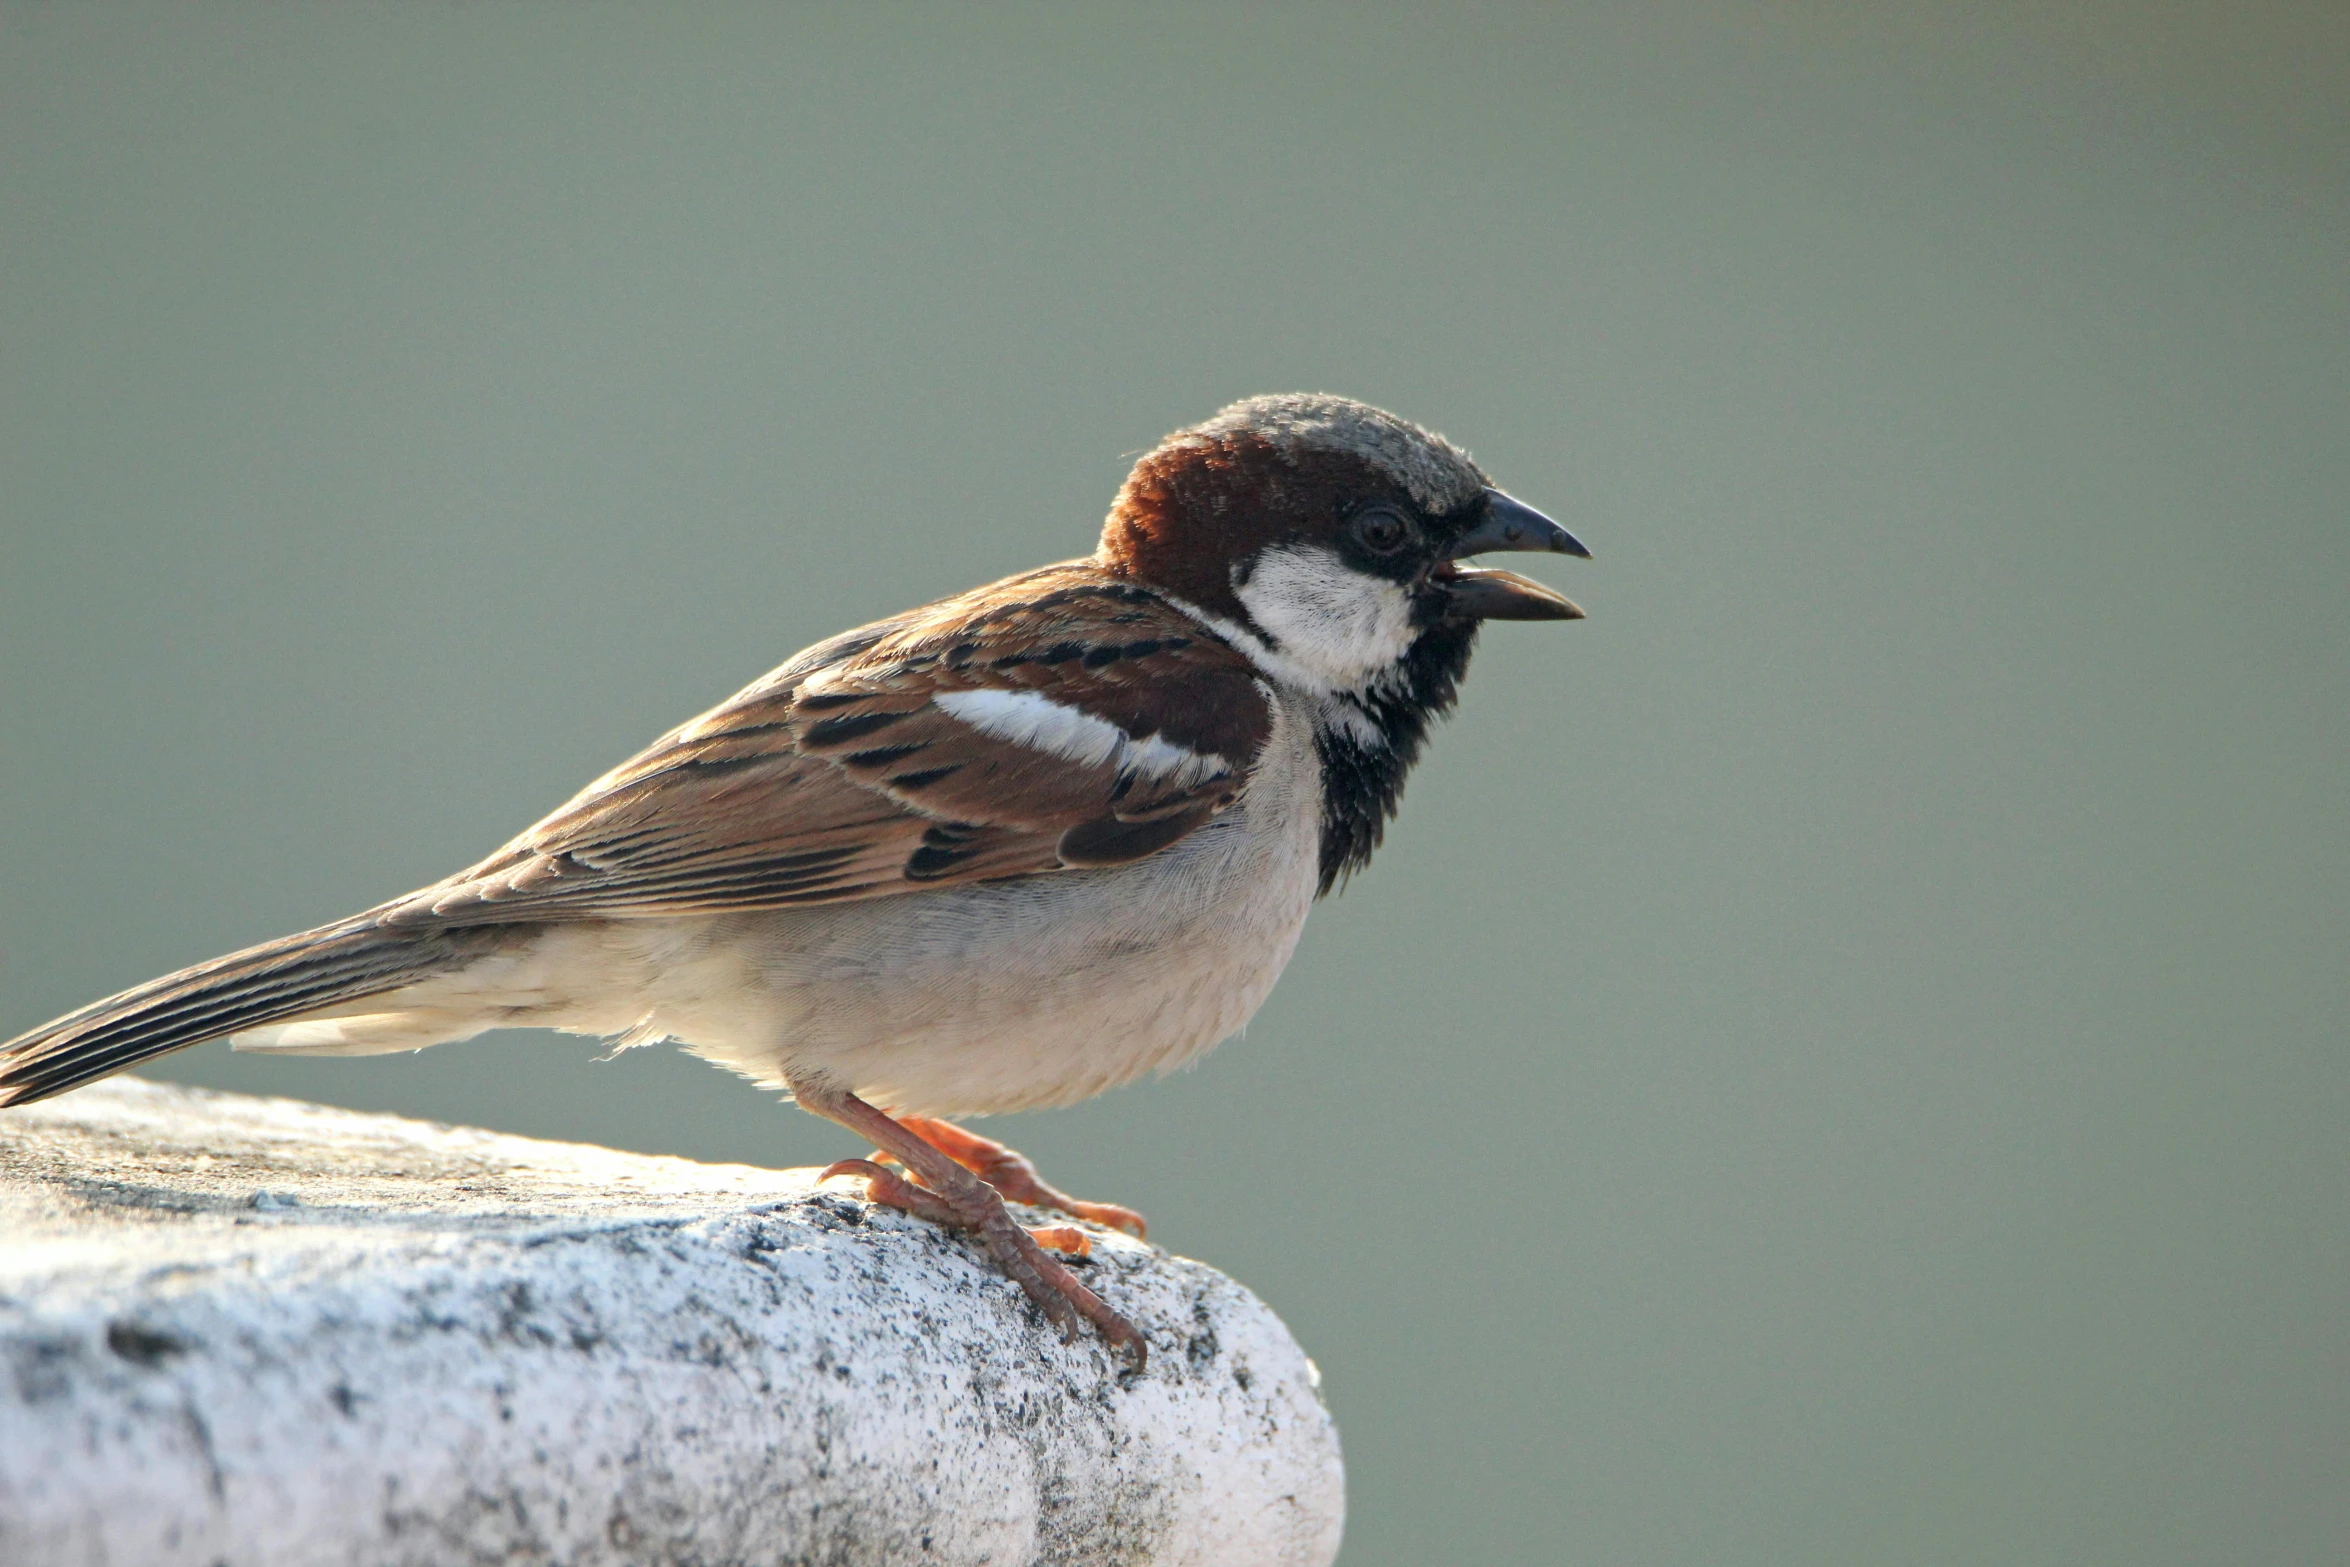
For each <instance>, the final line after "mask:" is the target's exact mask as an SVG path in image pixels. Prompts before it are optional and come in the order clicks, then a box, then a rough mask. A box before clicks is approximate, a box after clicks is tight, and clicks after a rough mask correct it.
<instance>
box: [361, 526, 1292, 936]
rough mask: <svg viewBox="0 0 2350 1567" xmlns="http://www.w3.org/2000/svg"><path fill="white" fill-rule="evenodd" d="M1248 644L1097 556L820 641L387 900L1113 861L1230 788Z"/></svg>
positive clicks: (1239, 747) (711, 893)
mask: <svg viewBox="0 0 2350 1567" xmlns="http://www.w3.org/2000/svg"><path fill="white" fill-rule="evenodd" d="M1270 728H1271V713H1270V710H1269V708H1268V706H1267V697H1266V693H1265V690H1264V688H1263V687H1262V686H1261V685H1260V684H1259V683H1258V681H1257V679H1256V676H1255V671H1254V670H1253V669H1252V668H1251V666H1250V665H1249V663H1248V662H1247V660H1246V659H1245V658H1244V657H1243V656H1242V655H1241V654H1239V653H1238V652H1236V651H1234V650H1233V649H1232V648H1231V647H1230V646H1228V645H1226V644H1225V643H1224V642H1222V641H1221V640H1220V639H1218V638H1217V637H1215V635H1214V634H1213V633H1211V632H1209V631H1207V630H1205V629H1203V628H1202V627H1201V626H1200V625H1199V624H1198V623H1197V622H1196V621H1193V620H1191V619H1190V618H1189V617H1188V616H1186V615H1184V614H1183V613H1181V612H1180V611H1178V610H1176V609H1174V608H1172V607H1171V606H1169V605H1168V604H1166V603H1165V602H1164V601H1163V600H1160V599H1158V598H1157V597H1155V596H1153V595H1152V594H1151V593H1149V592H1148V591H1147V590H1144V589H1141V588H1137V587H1134V586H1132V585H1130V584H1127V583H1124V582H1121V581H1118V580H1116V579H1114V578H1111V577H1109V576H1108V575H1106V574H1105V573H1103V572H1102V571H1101V570H1100V568H1098V567H1097V566H1095V565H1093V564H1092V563H1091V562H1085V561H1078V562H1071V563H1069V564H1067V565H1062V566H1053V567H1047V568H1045V569H1044V570H1042V571H1037V572H1031V573H1029V574H1027V575H1025V576H1021V577H1014V578H1010V579H1008V580H1006V581H1003V582H999V583H995V584H993V585H992V586H989V587H986V588H981V589H978V590H976V591H974V592H972V593H969V594H965V595H963V596H962V597H960V598H955V599H949V600H946V601H944V602H942V603H939V604H936V605H932V606H930V607H929V608H927V609H922V610H917V611H914V612H913V613H911V614H909V615H905V616H901V617H899V618H898V619H896V620H891V621H885V622H881V623H880V624H877V625H874V626H868V627H865V628H863V629H862V630H859V631H854V632H850V633H847V634H846V635H844V636H841V637H837V638H835V639H833V640H832V641H830V642H826V643H821V644H819V645H817V646H816V647H813V648H810V649H809V650H808V651H807V652H805V653H802V654H801V655H799V657H797V658H795V659H793V660H792V661H791V662H790V663H788V664H785V665H784V666H783V667H782V668H780V669H778V670H776V671H775V672H774V673H772V674H770V675H768V676H767V677H766V678H765V679H763V680H761V681H759V682H758V683H757V684H755V685H752V686H750V687H748V688H747V689H745V690H743V691H741V692H739V693H738V694H736V695H735V696H734V697H732V698H731V699H729V700H728V701H727V702H725V703H724V704H722V705H720V706H719V707H717V708H714V709H713V710H711V711H710V712H709V713H706V714H704V715H703V716H702V717H700V718H697V719H695V720H694V721H693V722H691V723H689V724H686V725H685V726H683V727H682V728H680V729H677V730H675V731H673V732H671V733H670V734H668V735H665V736H663V737H662V738H661V739H660V740H658V741H656V742H654V743H653V745H651V746H650V747H648V748H647V749H646V750H645V751H643V752H642V753H640V754H639V755H637V756H636V757H634V758H632V759H631V760H630V761H628V762H626V763H624V764H622V765H621V766H620V767H618V768H616V769H614V770H613V771H612V772H610V773H607V774H606V775H605V776H604V777H602V778H600V779H598V780H596V782H595V783H593V784H591V785H590V786H589V787H588V788H587V790H586V791H585V792H584V793H582V794H581V795H580V796H579V797H578V798H577V799H574V800H573V801H571V803H570V804H568V805H566V806H564V807H563V808H562V809H561V810H559V811H557V812H556V813H555V814H554V815H552V816H549V817H548V818H547V819H546V820H544V821H542V822H540V823H539V824H538V825H537V826H536V827H533V828H532V829H530V831H528V832H526V833H524V834H523V835H522V836H521V837H519V838H517V839H515V840H514V841H513V842H512V843H510V844H508V845H507V846H506V847H505V848H504V849H501V850H500V851H499V852H498V853H496V854H494V855H492V856H491V857H490V858H489V859H487V860H484V861H483V862H482V863H481V864H479V865H476V866H474V867H473V868H472V869H470V870H467V871H464V872H462V873H460V874H459V875H457V876H454V877H451V878H450V879H449V880H447V881H445V882H441V883H439V884H437V885H435V886H432V887H427V888H425V889H424V890H423V891H421V892H417V893H414V894H411V895H410V896H409V897H407V898H403V899H400V900H398V902H396V903H395V904H393V905H390V906H389V907H388V908H387V910H386V914H385V917H386V919H388V920H390V921H391V922H393V923H401V924H406V923H424V924H459V925H473V924H485V923H504V922H508V921H526V920H566V919H584V918H613V917H628V916H644V915H662V914H681V913H691V912H706V911H717V910H727V909H752V908H768V907H774V906H778V905H783V904H794V903H827V902H835V901H840V900H844V899H850V898H871V897H882V896H887V895H889V894H892V893H898V892H906V891H911V890H913V889H915V888H918V887H923V886H936V885H938V884H940V883H943V882H957V881H975V880H988V879H996V878H1002V877H1008V876H1024V875H1036V874H1043V873H1047V872H1052V871H1058V870H1063V869H1068V868H1072V867H1079V866H1093V865H1109V864H1119V863H1123V862H1125V861H1128V860H1134V859H1139V858H1141V857H1143V856H1145V855H1148V854H1152V853H1155V852H1157V851H1158V850H1159V849H1162V848H1165V847H1166V846H1167V845H1168V844H1171V843H1173V842H1175V841H1176V840H1178V839H1180V838H1181V837H1183V836H1184V835H1185V834H1186V833H1188V832H1190V831H1192V830H1193V829H1194V828H1196V827H1198V826H1199V825H1200V824H1201V823H1202V822H1205V821H1207V820H1208V819H1209V818H1210V817H1212V816H1213V815H1215V813H1216V812H1218V811H1220V810H1222V809H1224V807H1226V806H1227V805H1229V804H1231V803H1232V801H1233V800H1234V799H1236V798H1237V797H1238V795H1239V792H1240V789H1241V787H1242V784H1243V782H1244V781H1245V780H1246V778H1247V776H1248V771H1249V768H1250V767H1251V766H1252V765H1253V764H1254V762H1255V760H1256V756H1257V752H1258V751H1259V750H1260V749H1261V748H1262V747H1263V745H1264V741H1265V737H1266V735H1267V733H1268V732H1269V730H1270Z"/></svg>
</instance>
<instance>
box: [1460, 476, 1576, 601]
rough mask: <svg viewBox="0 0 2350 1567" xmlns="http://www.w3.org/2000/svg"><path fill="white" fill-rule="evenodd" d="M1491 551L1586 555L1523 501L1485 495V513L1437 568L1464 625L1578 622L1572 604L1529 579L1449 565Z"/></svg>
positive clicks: (1494, 492) (1496, 493)
mask: <svg viewBox="0 0 2350 1567" xmlns="http://www.w3.org/2000/svg"><path fill="white" fill-rule="evenodd" d="M1493 550H1519V551H1535V552H1541V553H1547V554H1553V555H1580V556H1581V557H1582V558H1583V559H1585V560H1589V559H1590V558H1591V552H1590V551H1589V550H1587V549H1585V548H1584V547H1583V541H1582V540H1581V539H1578V538H1576V537H1575V536H1574V535H1573V534H1572V533H1569V532H1568V531H1567V530H1566V529H1564V528H1562V527H1560V526H1559V525H1558V524H1557V523H1555V522H1553V521H1551V520H1550V519H1549V518H1548V517H1545V516H1544V515H1542V513H1540V512H1538V511H1536V510H1535V509H1534V508H1533V507H1531V506H1529V505H1527V504H1526V503H1525V502H1524V501H1521V500H1516V499H1513V498H1512V497H1510V496H1507V495H1504V494H1502V493H1501V491H1499V490H1487V491H1486V492H1485V509H1484V511H1483V512H1482V513H1480V514H1479V516H1478V518H1477V520H1476V521H1475V522H1473V523H1471V524H1470V525H1469V528H1468V531H1467V532H1465V533H1463V534H1462V535H1461V536H1460V537H1459V538H1457V539H1455V540H1453V542H1452V547H1451V548H1450V549H1449V550H1447V551H1446V552H1445V559H1444V564H1442V565H1440V566H1438V567H1437V568H1436V581H1437V582H1439V583H1440V584H1442V586H1443V588H1444V592H1445V599H1446V607H1447V608H1448V609H1449V611H1450V612H1451V613H1452V614H1454V615H1456V616H1458V617H1460V618H1461V619H1464V620H1581V619H1582V618H1583V611H1582V610H1581V609H1580V608H1578V607H1577V606H1576V604H1575V601H1574V600H1572V599H1570V598H1567V597H1565V596H1564V595H1562V594H1559V593H1556V592H1553V591H1552V590H1551V589H1549V588H1546V587H1544V586H1543V585H1542V584H1541V583H1539V582H1536V581H1535V580H1534V579H1533V578H1531V577H1521V576H1519V575H1518V574H1517V573H1516V572H1514V571H1490V570H1480V569H1478V568H1476V567H1473V566H1458V565H1454V564H1453V562H1455V561H1459V560H1463V559H1466V558H1467V557H1469V556H1471V555H1483V554H1486V553H1488V552H1489V551H1493Z"/></svg>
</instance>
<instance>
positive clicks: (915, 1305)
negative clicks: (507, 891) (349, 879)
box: [0, 1079, 1343, 1567]
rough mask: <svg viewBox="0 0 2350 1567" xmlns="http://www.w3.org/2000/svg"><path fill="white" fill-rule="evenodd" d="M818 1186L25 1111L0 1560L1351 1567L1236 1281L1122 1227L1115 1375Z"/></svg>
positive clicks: (589, 1156) (233, 1108)
mask: <svg viewBox="0 0 2350 1567" xmlns="http://www.w3.org/2000/svg"><path fill="white" fill-rule="evenodd" d="M812 1175H813V1172H811V1171H807V1170H760V1169H752V1168H749V1167H747V1166H741V1165H706V1164H694V1163H691V1162H688V1161H686V1160H680V1159H655V1158H644V1157H639V1156H636V1155H631V1154H619V1153H613V1152H610V1151H608V1150H605V1149H599V1148H587V1147H578V1146H573V1145H570V1144H563V1143H548V1142H539V1141H535V1140H532V1139H528V1138H520V1137H506V1136H500V1135H497V1134H493V1133H489V1132H481V1131H474V1130H468V1129H463V1128H453V1127H444V1126H435V1125H429V1124H426V1123H423V1122H417V1121H407V1120H401V1119H398V1118H396V1117H392V1116H381V1115H357V1114H352V1113H349V1112H346V1111H340V1110H330V1109H326V1108H323V1107H320V1106H315V1105H306V1104H300V1103H295V1102H292V1101H287V1100H276V1099H251V1098H245V1097H241V1096H236V1095H226V1094H212V1093H205V1092H201V1091H198V1090H192V1089H183V1088H175V1087H167V1086H163V1085H159V1084H152V1083H142V1082H138V1081H136V1080H124V1079H117V1080H115V1081H112V1082H108V1083H101V1084H98V1085H96V1086H94V1087H91V1088H86V1089H83V1090H81V1091H79V1092H77V1093H73V1094H69V1095H66V1096H64V1097H62V1098H59V1099H56V1100H52V1101H49V1102H47V1103H44V1104H40V1105H35V1106H32V1107H29V1108H26V1109H21V1110H11V1111H6V1112H0V1562H5V1563H7V1564H9V1567H49V1564H59V1567H65V1564H71V1567H99V1564H114V1567H169V1564H175V1563H190V1564H197V1567H211V1564H215V1563H227V1564H231V1567H272V1564H279V1563H283V1564H287V1567H328V1564H339V1563H352V1564H358V1563H367V1564H375V1563H415V1564H419V1567H426V1564H429V1567H462V1564H470V1563H477V1562H480V1563H487V1562H498V1563H549V1564H553V1563H560V1564H564V1567H574V1564H582V1567H584V1564H591V1563H622V1562H629V1563H636V1562H644V1563H656V1562H657V1563H673V1564H678V1567H721V1564H732V1563H744V1564H748V1563H761V1564H783V1563H797V1562H810V1563H815V1562H822V1563H828V1564H844V1567H845V1564H860V1563H883V1562H889V1563H899V1562H924V1563H941V1564H946V1563H958V1564H959V1563H980V1562H987V1563H994V1564H998V1567H1011V1564H1019V1563H1027V1562H1052V1563H1073V1564H1074V1563H1097V1562H1098V1563H1105V1564H1108V1563H1116V1564H1120V1567H1141V1564H1145V1563H1176V1562H1184V1563H1200V1564H1214V1567H1248V1564H1254V1563H1266V1564H1273V1563H1279V1564H1283V1567H1307V1564H1322V1563H1327V1562H1329V1561H1331V1560H1332V1559H1333V1558H1334V1557H1335V1556H1336V1554H1337V1548H1338V1533H1339V1523H1340V1516H1341V1511H1342V1507H1343V1500H1342V1495H1343V1484H1342V1478H1341V1472H1340V1467H1339V1454H1338V1439H1337V1433H1336V1431H1335V1430H1334V1428H1333V1427H1332V1425H1331V1423H1330V1418H1329V1416H1328V1414H1327V1413H1326V1412H1325V1411H1324V1409H1323V1407H1322V1404H1321V1401H1320V1398H1319V1396H1318V1395H1317V1393H1316V1391H1315V1389H1314V1380H1315V1378H1314V1372H1313V1367H1312V1364H1311V1363H1310V1362H1309V1361H1308V1360H1307V1359H1306V1357H1305V1355H1304V1353H1303V1352H1302V1351H1301V1350H1300V1349H1299V1348H1298V1346H1297V1344H1296V1342H1295V1341H1294V1340H1293V1339H1291V1337H1290V1336H1289V1333H1288V1331H1287V1330H1286V1329H1285V1328H1284V1327H1283V1326H1282V1325H1281V1323H1280V1321H1279V1320H1278V1319H1277V1318H1275V1317H1274V1316H1273V1314H1272V1313H1271V1312H1270V1311H1269V1310H1267V1309H1266V1307H1265V1306H1264V1305H1263V1303H1261V1302H1260V1301H1258V1300H1257V1299H1256V1298H1255V1297H1254V1296H1252V1295H1250V1294H1249V1293H1248V1292H1247V1291H1246V1290H1243V1289H1242V1288H1241V1287H1240V1286H1238V1285H1237V1284H1235V1283H1233V1282H1232V1281H1231V1280H1229V1279H1227V1278H1225V1277H1224V1276H1223V1275H1221V1274H1219V1273H1216V1272H1215V1271H1214V1270H1212V1269H1210V1268H1207V1267H1205V1266H1203V1265H1201V1264H1199V1263H1196V1262H1190V1261H1186V1260H1184V1259H1181V1258H1176V1257H1170V1256H1167V1255H1166V1254H1164V1253H1162V1252H1158V1251H1155V1250H1153V1249H1151V1248H1149V1247H1147V1246H1143V1245H1140V1244H1138V1243H1135V1242H1132V1241H1129V1240H1126V1239H1125V1238H1123V1237H1119V1236H1114V1235H1110V1234H1109V1233H1108V1232H1102V1238H1101V1239H1099V1240H1097V1243H1096V1249H1095V1252H1094V1256H1095V1257H1096V1259H1098V1260H1097V1261H1096V1262H1095V1263H1094V1264H1092V1265H1091V1266H1090V1268H1089V1270H1088V1272H1087V1277H1089V1278H1090V1279H1091V1280H1093V1281H1094V1282H1095V1286H1096V1288H1098V1289H1099V1290H1100V1291H1101V1293H1102V1294H1103V1295H1105V1296H1106V1297H1107V1298H1108V1299H1109V1300H1110V1302H1111V1303H1112V1304H1113V1305H1115V1306H1117V1307H1118V1309H1119V1310H1121V1311H1123V1312H1125V1313H1126V1314H1127V1315H1128V1316H1129V1317H1130V1318H1131V1319H1132V1320H1133V1321H1134V1322H1135V1323H1136V1324H1137V1325H1138V1326H1140V1327H1141V1328H1142V1329H1143V1331H1144V1332H1145V1333H1146V1334H1147V1335H1148V1336H1149V1339H1150V1348H1151V1358H1150V1366H1149V1369H1148V1371H1147V1372H1146V1373H1145V1374H1143V1375H1142V1376H1141V1377H1139V1378H1136V1377H1132V1376H1122V1375H1121V1374H1120V1367H1119V1366H1118V1364H1117V1363H1116V1362H1114V1361H1113V1360H1112V1359H1111V1358H1110V1356H1109V1355H1108V1354H1107V1353H1106V1352H1105V1351H1104V1350H1103V1349H1102V1347H1101V1346H1100V1345H1099V1344H1098V1343H1097V1342H1095V1341H1093V1340H1090V1339H1088V1340H1086V1341H1083V1342H1080V1343H1077V1344H1064V1343H1062V1342H1061V1341H1060V1339H1059V1338H1058V1337H1057V1336H1056V1335H1055V1334H1053V1333H1052V1332H1051V1331H1050V1330H1049V1329H1048V1328H1047V1327H1046V1326H1045V1325H1044V1323H1043V1321H1042V1319H1041V1318H1040V1317H1039V1316H1038V1315H1037V1314H1036V1313H1035V1311H1034V1310H1033V1309H1032V1308H1031V1307H1030V1306H1029V1305H1028V1303H1027V1302H1026V1301H1025V1300H1024V1299H1023V1298H1022V1297H1021V1295H1020V1293H1019V1291H1018V1290H1017V1289H1016V1288H1014V1287H1013V1286H1012V1285H1011V1284H1010V1283H1009V1282H1007V1281H1006V1280H1004V1279H1003V1278H1002V1277H1000V1276H999V1275H997V1274H995V1273H993V1272H992V1271H990V1270H989V1269H988V1268H987V1267H986V1266H985V1265H984V1264H983V1263H982V1262H981V1261H980V1259H979V1257H978V1256H977V1254H976V1253H975V1252H974V1251H973V1250H972V1248H970V1247H969V1246H968V1245H967V1244H966V1243H964V1242H963V1241H961V1240H959V1239H957V1238H955V1237H952V1236H949V1235H947V1234H945V1233H944V1232H942V1231H940V1230H937V1229H935V1228H933V1227H931V1226H929V1225H926V1224H923V1223H920V1222H918V1221H916V1220H913V1219H909V1218H906V1217H904V1216H903V1215H900V1214H896V1213H893V1212H889V1211H887V1210H879V1209H874V1208H871V1207H868V1206H867V1205H866V1204H864V1203H863V1202H862V1201H860V1200H859V1199H858V1198H857V1197H855V1196H854V1195H853V1192H854V1187H853V1186H847V1185H844V1184H842V1183H835V1184H833V1185H830V1186H826V1187H823V1188H816V1187H814V1186H813V1185H812V1184H811V1180H812Z"/></svg>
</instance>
